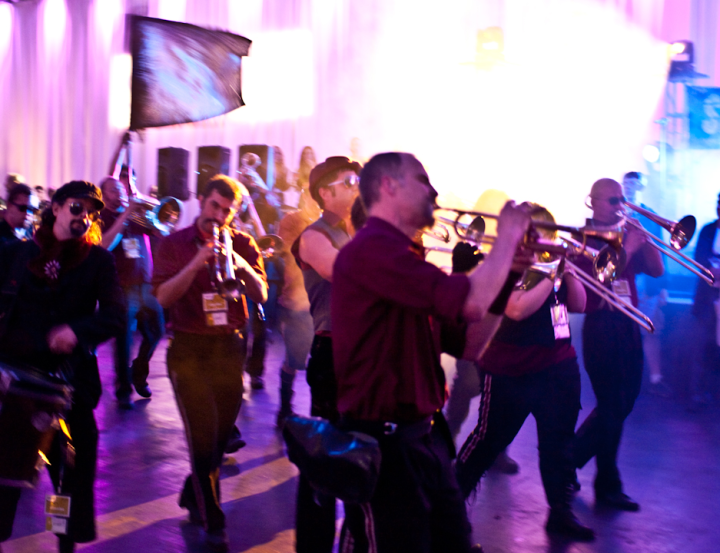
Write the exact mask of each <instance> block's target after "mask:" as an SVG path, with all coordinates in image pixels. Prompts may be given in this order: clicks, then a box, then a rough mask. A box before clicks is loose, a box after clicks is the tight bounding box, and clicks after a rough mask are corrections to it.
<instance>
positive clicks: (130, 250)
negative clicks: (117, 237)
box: [122, 238, 141, 259]
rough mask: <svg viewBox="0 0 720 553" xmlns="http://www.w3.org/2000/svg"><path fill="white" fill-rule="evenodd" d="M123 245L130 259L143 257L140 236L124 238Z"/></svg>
mask: <svg viewBox="0 0 720 553" xmlns="http://www.w3.org/2000/svg"><path fill="white" fill-rule="evenodd" d="M122 245H123V251H124V252H125V257H127V258H128V259H139V258H140V257H141V255H140V240H139V239H138V238H123V240H122Z"/></svg>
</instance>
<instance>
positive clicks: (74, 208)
mask: <svg viewBox="0 0 720 553" xmlns="http://www.w3.org/2000/svg"><path fill="white" fill-rule="evenodd" d="M69 209H70V213H71V214H72V215H75V216H76V217H77V216H78V215H82V214H83V213H87V215H88V218H89V219H91V220H93V221H94V220H95V218H96V217H97V214H98V212H97V210H95V209H90V210H88V209H87V208H86V207H85V204H84V203H82V202H72V203H71V204H70V207H69Z"/></svg>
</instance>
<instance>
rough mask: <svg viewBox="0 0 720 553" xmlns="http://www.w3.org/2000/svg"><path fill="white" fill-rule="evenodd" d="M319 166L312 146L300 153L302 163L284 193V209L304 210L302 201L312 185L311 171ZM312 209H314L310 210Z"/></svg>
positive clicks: (306, 147)
mask: <svg viewBox="0 0 720 553" xmlns="http://www.w3.org/2000/svg"><path fill="white" fill-rule="evenodd" d="M315 165H317V161H316V160H315V151H314V150H313V149H312V147H310V146H305V147H304V148H303V149H302V152H301V153H300V163H299V165H298V169H297V172H296V173H295V174H294V178H293V179H292V182H291V183H290V186H289V187H288V189H287V190H285V192H283V209H284V210H290V209H295V208H300V209H302V206H300V200H301V198H302V194H303V191H304V190H307V189H308V185H309V183H310V171H312V170H313V167H315ZM310 209H312V208H310Z"/></svg>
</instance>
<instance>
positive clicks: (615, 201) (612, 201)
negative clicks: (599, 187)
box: [594, 196, 625, 205]
mask: <svg viewBox="0 0 720 553" xmlns="http://www.w3.org/2000/svg"><path fill="white" fill-rule="evenodd" d="M594 199H596V200H605V201H606V202H607V203H609V204H610V205H619V204H621V203H623V202H624V201H625V196H613V197H612V198H594Z"/></svg>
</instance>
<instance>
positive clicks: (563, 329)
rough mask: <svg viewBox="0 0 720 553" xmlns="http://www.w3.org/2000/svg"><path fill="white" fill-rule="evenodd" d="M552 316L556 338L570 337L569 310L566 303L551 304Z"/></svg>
mask: <svg viewBox="0 0 720 553" xmlns="http://www.w3.org/2000/svg"><path fill="white" fill-rule="evenodd" d="M550 316H551V317H552V325H553V330H554V331H555V339H556V340H562V339H563V338H570V321H569V320H568V312H567V307H566V306H565V304H563V303H557V304H555V305H551V306H550Z"/></svg>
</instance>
